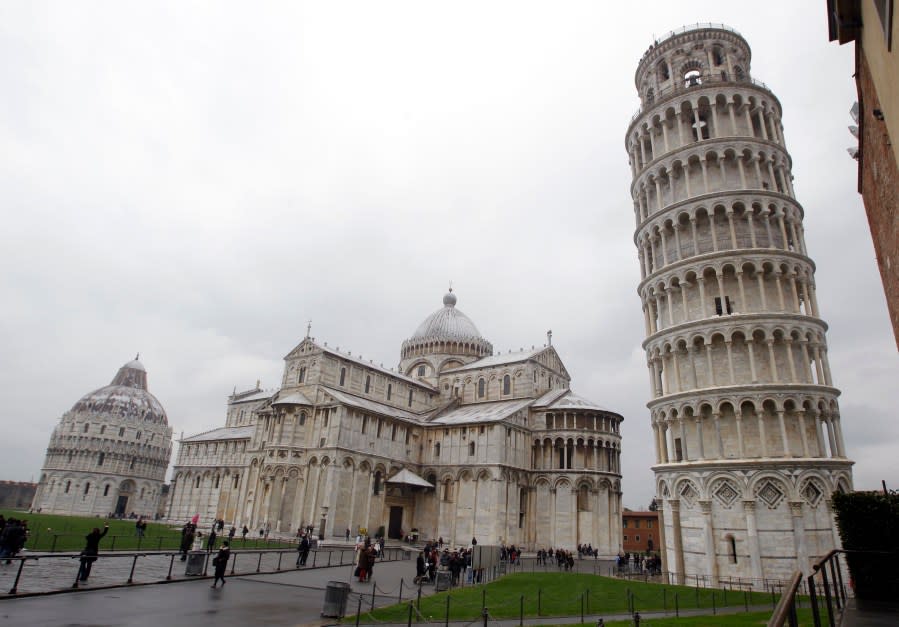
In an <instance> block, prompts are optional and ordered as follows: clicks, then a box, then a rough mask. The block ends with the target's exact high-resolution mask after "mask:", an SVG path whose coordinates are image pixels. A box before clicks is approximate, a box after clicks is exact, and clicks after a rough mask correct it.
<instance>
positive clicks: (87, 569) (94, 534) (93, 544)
mask: <svg viewBox="0 0 899 627" xmlns="http://www.w3.org/2000/svg"><path fill="white" fill-rule="evenodd" d="M108 532H109V524H106V525H103V532H102V533H101V532H100V530H99V529H98V528H97V527H94V530H93V531H91V532H90V533H89V534H87V535H86V536H85V537H84V539H85V540H87V544H86V545H85V546H84V550H83V551H81V566H80V567H79V568H78V580H79V581H87V578H88V577H90V575H91V566H93V564H94V562H96V561H97V555H98V554H99V553H100V539H101V538H102V537H103V536H105V535H106V534H107V533H108Z"/></svg>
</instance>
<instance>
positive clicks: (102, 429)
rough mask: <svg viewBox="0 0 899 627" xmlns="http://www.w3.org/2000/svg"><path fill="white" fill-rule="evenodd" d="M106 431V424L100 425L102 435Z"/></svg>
mask: <svg viewBox="0 0 899 627" xmlns="http://www.w3.org/2000/svg"><path fill="white" fill-rule="evenodd" d="M104 433H106V425H100V435H103V434H104Z"/></svg>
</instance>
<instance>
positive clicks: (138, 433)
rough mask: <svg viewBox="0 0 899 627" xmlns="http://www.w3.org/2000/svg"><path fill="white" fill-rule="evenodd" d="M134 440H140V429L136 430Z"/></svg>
mask: <svg viewBox="0 0 899 627" xmlns="http://www.w3.org/2000/svg"><path fill="white" fill-rule="evenodd" d="M134 439H135V440H140V431H138V432H137V436H136V437H135V438H134Z"/></svg>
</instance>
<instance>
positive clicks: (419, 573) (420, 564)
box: [412, 551, 427, 584]
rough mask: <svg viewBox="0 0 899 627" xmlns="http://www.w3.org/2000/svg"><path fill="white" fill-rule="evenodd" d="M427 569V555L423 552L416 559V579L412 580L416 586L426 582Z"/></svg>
mask: <svg viewBox="0 0 899 627" xmlns="http://www.w3.org/2000/svg"><path fill="white" fill-rule="evenodd" d="M426 567H427V562H425V553H424V551H422V552H421V553H419V554H418V557H416V558H415V579H413V580H412V583H414V584H420V583H422V581H423V580H424V577H425V572H427V571H426Z"/></svg>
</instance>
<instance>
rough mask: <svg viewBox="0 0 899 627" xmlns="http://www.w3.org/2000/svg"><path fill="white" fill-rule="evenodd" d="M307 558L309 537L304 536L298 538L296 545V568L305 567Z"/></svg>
mask: <svg viewBox="0 0 899 627" xmlns="http://www.w3.org/2000/svg"><path fill="white" fill-rule="evenodd" d="M308 558H309V536H307V535H304V536H303V537H302V538H300V543H299V545H297V566H305V565H306V560H307V559H308Z"/></svg>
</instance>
